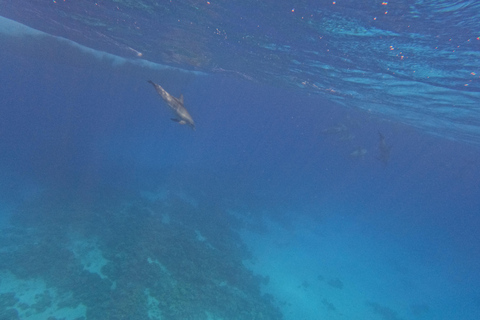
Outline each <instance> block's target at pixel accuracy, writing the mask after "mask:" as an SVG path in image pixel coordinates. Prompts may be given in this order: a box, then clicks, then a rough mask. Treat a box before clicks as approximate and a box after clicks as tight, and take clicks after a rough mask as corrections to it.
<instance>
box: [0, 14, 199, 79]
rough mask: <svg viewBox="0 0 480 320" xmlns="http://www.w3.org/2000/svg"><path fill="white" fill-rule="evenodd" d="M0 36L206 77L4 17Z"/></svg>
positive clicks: (118, 62)
mask: <svg viewBox="0 0 480 320" xmlns="http://www.w3.org/2000/svg"><path fill="white" fill-rule="evenodd" d="M0 35H1V36H3V37H9V38H12V37H14V38H17V40H16V41H17V42H18V43H19V44H21V46H20V47H26V44H27V42H28V41H35V40H40V41H42V39H43V40H44V39H47V38H48V39H49V40H55V41H56V43H57V44H58V46H59V50H49V54H53V53H56V52H57V51H61V49H60V47H61V46H62V45H67V46H69V47H71V48H74V49H76V50H78V51H79V52H81V53H84V54H87V55H88V56H90V57H91V58H95V59H96V60H98V61H102V62H107V61H108V62H110V64H111V65H112V66H124V65H131V66H134V67H137V68H139V69H149V70H153V71H166V70H170V71H172V70H173V71H175V72H181V73H184V74H194V75H206V74H205V73H203V72H199V71H193V70H186V69H181V68H175V67H171V66H167V65H163V64H159V63H155V62H152V61H148V60H147V59H144V58H139V57H142V56H143V55H142V54H141V53H140V52H138V51H137V50H134V49H132V48H130V47H126V48H124V49H125V50H127V51H131V53H132V56H135V57H136V58H132V59H130V58H124V57H120V56H117V55H114V54H111V53H107V52H104V51H100V50H95V49H92V48H89V47H86V46H84V45H81V44H79V43H76V42H74V41H72V40H69V39H66V38H63V37H58V36H53V35H50V34H48V33H45V32H42V31H39V30H36V29H34V28H30V27H28V26H26V25H24V24H22V23H19V22H16V21H14V20H11V19H8V18H5V17H2V16H0ZM57 54H58V55H59V57H60V56H61V55H62V52H57ZM57 58H58V57H57ZM66 58H68V57H66ZM52 59H55V57H52ZM71 62H72V63H73V62H74V61H73V60H72V61H71Z"/></svg>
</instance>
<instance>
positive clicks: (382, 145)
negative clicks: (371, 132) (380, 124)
mask: <svg viewBox="0 0 480 320" xmlns="http://www.w3.org/2000/svg"><path fill="white" fill-rule="evenodd" d="M378 138H379V141H378V149H379V150H380V154H379V156H378V158H377V159H378V160H380V161H381V162H383V164H384V165H387V163H388V160H390V150H391V149H392V146H388V145H387V143H386V142H385V136H384V135H383V134H382V133H381V132H379V133H378Z"/></svg>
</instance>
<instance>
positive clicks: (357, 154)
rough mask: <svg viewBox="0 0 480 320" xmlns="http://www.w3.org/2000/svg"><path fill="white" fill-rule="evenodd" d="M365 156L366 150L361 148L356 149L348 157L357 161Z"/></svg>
mask: <svg viewBox="0 0 480 320" xmlns="http://www.w3.org/2000/svg"><path fill="white" fill-rule="evenodd" d="M366 154H367V149H365V148H362V147H358V148H357V149H355V150H354V151H353V152H352V153H350V157H352V158H357V159H363V158H364V157H365V155H366Z"/></svg>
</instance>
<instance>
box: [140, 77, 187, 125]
mask: <svg viewBox="0 0 480 320" xmlns="http://www.w3.org/2000/svg"><path fill="white" fill-rule="evenodd" d="M148 82H149V83H151V84H152V85H153V86H154V87H155V90H157V92H158V94H159V95H160V96H161V97H162V98H163V100H165V102H166V103H167V104H168V106H169V107H170V109H172V111H173V112H175V115H176V118H171V119H172V120H173V121H176V122H178V123H180V124H188V125H189V126H190V127H192V129H193V130H195V123H194V122H193V118H192V116H191V115H190V113H188V111H187V109H185V107H184V105H183V94H181V95H180V98H175V97H174V96H172V95H171V94H170V93H168V92H167V91H165V89H163V88H162V87H161V86H160V85H158V84H156V83H155V82H153V81H152V80H148Z"/></svg>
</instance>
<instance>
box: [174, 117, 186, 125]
mask: <svg viewBox="0 0 480 320" xmlns="http://www.w3.org/2000/svg"><path fill="white" fill-rule="evenodd" d="M170 120H172V121H175V122H178V123H180V124H187V122H186V121H185V120H178V119H177V118H170Z"/></svg>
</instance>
